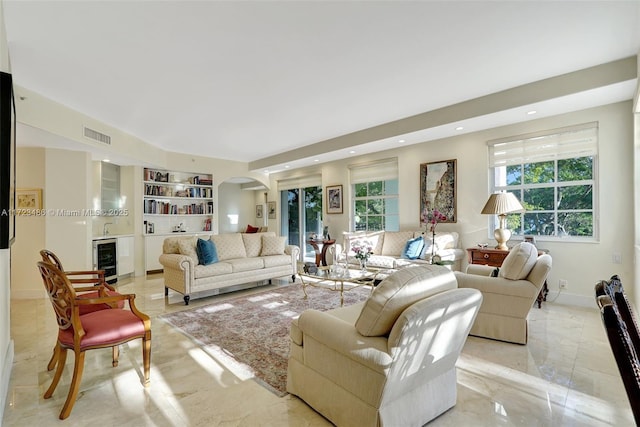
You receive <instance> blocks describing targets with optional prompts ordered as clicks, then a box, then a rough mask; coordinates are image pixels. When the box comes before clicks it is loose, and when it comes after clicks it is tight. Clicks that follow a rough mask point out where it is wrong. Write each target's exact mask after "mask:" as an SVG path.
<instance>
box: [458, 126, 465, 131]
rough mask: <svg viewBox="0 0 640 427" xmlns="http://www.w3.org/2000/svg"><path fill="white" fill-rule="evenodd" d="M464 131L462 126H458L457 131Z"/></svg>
mask: <svg viewBox="0 0 640 427" xmlns="http://www.w3.org/2000/svg"><path fill="white" fill-rule="evenodd" d="M462 129H464V128H463V127H462V126H458V127H457V128H456V130H462Z"/></svg>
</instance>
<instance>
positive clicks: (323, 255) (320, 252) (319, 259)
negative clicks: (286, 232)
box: [307, 239, 336, 267]
mask: <svg viewBox="0 0 640 427" xmlns="http://www.w3.org/2000/svg"><path fill="white" fill-rule="evenodd" d="M334 243H336V241H335V240H334V239H330V240H316V239H309V240H307V244H309V245H311V247H312V248H313V250H314V251H315V252H316V265H317V266H318V267H320V265H323V266H326V265H328V264H327V250H328V249H329V246H331V245H333V244H334ZM318 244H320V245H322V249H320V247H319V246H318Z"/></svg>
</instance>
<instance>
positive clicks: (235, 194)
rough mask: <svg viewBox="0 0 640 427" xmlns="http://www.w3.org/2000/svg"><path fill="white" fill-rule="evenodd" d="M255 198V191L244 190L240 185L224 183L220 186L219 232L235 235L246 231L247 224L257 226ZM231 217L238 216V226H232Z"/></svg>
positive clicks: (218, 207) (218, 206)
mask: <svg viewBox="0 0 640 427" xmlns="http://www.w3.org/2000/svg"><path fill="white" fill-rule="evenodd" d="M255 203H256V202H255V197H254V192H253V191H246V190H242V187H241V186H240V184H231V183H227V182H223V183H222V184H220V185H219V186H218V205H217V215H216V217H217V219H218V232H219V233H220V234H222V233H235V232H242V231H244V230H246V228H247V224H251V225H253V226H255V225H256V219H255V210H256V206H255ZM229 215H237V216H238V222H237V224H232V223H231V220H230V218H229Z"/></svg>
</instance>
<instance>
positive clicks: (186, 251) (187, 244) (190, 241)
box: [178, 237, 198, 265]
mask: <svg viewBox="0 0 640 427" xmlns="http://www.w3.org/2000/svg"><path fill="white" fill-rule="evenodd" d="M197 241H198V239H197V238H195V237H187V238H184V239H180V240H178V247H179V248H180V253H181V254H182V255H186V256H188V257H191V258H193V262H195V263H196V265H197V264H198V252H196V243H197Z"/></svg>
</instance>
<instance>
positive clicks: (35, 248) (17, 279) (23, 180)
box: [11, 147, 47, 298]
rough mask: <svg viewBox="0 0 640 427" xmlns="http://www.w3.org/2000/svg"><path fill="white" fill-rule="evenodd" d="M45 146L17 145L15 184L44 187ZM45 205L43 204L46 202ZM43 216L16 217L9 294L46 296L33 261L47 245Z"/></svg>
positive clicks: (25, 186)
mask: <svg viewBox="0 0 640 427" xmlns="http://www.w3.org/2000/svg"><path fill="white" fill-rule="evenodd" d="M45 151H46V150H45V149H44V148H35V147H30V148H19V149H18V150H17V153H16V181H17V184H18V188H40V189H43V195H44V194H46V188H45V169H46V167H45V156H46V153H45ZM45 207H46V205H45ZM45 225H46V217H44V216H36V215H32V216H29V215H21V216H18V217H16V241H15V243H14V244H13V246H12V247H11V263H12V267H13V268H12V269H11V283H12V284H13V286H12V288H11V297H12V298H38V297H39V298H42V297H44V296H45V292H44V286H43V284H42V279H41V278H40V274H39V273H38V270H37V269H36V262H38V261H40V254H39V253H38V252H39V251H40V249H44V248H46V247H47V246H46V239H45Z"/></svg>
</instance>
